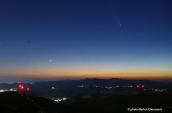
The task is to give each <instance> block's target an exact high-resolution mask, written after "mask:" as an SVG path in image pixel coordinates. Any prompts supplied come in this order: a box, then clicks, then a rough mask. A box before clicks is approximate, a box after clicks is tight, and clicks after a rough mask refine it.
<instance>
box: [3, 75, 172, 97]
mask: <svg viewBox="0 0 172 113" xmlns="http://www.w3.org/2000/svg"><path fill="white" fill-rule="evenodd" d="M20 84H23V85H24V86H25V87H29V88H30V91H29V94H31V95H36V96H41V97H46V98H54V99H57V98H64V97H65V98H78V97H80V98H82V97H83V96H87V95H89V96H91V97H99V96H103V95H114V94H119V93H127V92H129V91H131V90H133V89H135V88H136V85H144V88H142V89H145V90H148V89H166V90H172V83H162V82H155V81H150V80H125V79H120V78H111V79H97V78H94V79H90V78H86V79H81V80H57V81H42V82H35V83H20ZM18 85H19V83H13V84H7V83H0V90H2V89H10V88H18ZM130 86H131V87H130ZM24 93H26V90H24Z"/></svg>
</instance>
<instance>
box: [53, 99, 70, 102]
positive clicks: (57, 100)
mask: <svg viewBox="0 0 172 113" xmlns="http://www.w3.org/2000/svg"><path fill="white" fill-rule="evenodd" d="M66 99H67V98H62V99H52V100H54V101H55V102H60V101H63V100H66Z"/></svg>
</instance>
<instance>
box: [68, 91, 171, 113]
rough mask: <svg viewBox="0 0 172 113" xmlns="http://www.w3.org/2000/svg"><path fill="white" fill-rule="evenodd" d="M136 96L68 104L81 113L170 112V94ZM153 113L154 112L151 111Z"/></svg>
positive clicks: (147, 92) (146, 92)
mask: <svg viewBox="0 0 172 113" xmlns="http://www.w3.org/2000/svg"><path fill="white" fill-rule="evenodd" d="M135 92H137V93H136V94H131V93H129V94H119V95H115V96H109V97H108V96H106V97H102V98H97V99H91V100H88V101H77V102H75V103H72V104H70V105H71V106H73V107H78V108H79V109H80V111H81V112H82V113H89V112H90V113H119V112H128V109H129V108H138V109H139V108H145V109H149V108H151V109H156V108H157V109H162V111H161V112H163V113H171V112H172V94H167V93H166V92H164V93H157V92H152V91H139V90H138V91H137V90H136V91H135ZM153 112H155V111H153Z"/></svg>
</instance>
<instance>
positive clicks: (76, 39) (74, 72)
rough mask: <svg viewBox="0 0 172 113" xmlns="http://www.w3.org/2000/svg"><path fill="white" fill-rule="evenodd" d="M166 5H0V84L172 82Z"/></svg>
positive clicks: (115, 0) (46, 0) (78, 1)
mask: <svg viewBox="0 0 172 113" xmlns="http://www.w3.org/2000/svg"><path fill="white" fill-rule="evenodd" d="M171 6H172V1H171V0H1V1H0V79H1V81H0V82H3V80H9V81H10V80H12V79H15V80H17V79H18V80H19V79H21V78H22V79H80V78H123V79H150V80H172V7H171Z"/></svg>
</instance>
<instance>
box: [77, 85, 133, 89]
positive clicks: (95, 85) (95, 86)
mask: <svg viewBox="0 0 172 113" xmlns="http://www.w3.org/2000/svg"><path fill="white" fill-rule="evenodd" d="M78 87H88V86H87V85H80V86H78ZM94 87H101V88H107V89H111V88H117V87H133V86H131V85H129V86H113V87H112V86H111V87H103V86H96V85H94Z"/></svg>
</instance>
